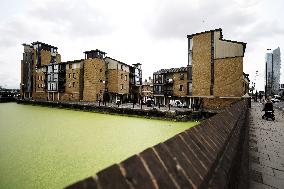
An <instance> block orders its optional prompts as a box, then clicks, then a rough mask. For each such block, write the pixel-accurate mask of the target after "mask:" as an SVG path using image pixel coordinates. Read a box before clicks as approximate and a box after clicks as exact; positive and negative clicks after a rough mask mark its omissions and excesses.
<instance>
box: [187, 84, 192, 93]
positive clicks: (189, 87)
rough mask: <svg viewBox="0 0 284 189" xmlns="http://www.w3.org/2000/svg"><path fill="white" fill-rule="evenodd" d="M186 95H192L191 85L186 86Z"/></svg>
mask: <svg viewBox="0 0 284 189" xmlns="http://www.w3.org/2000/svg"><path fill="white" fill-rule="evenodd" d="M188 93H189V95H192V83H189V85H188Z"/></svg>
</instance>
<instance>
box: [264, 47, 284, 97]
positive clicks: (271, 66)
mask: <svg viewBox="0 0 284 189" xmlns="http://www.w3.org/2000/svg"><path fill="white" fill-rule="evenodd" d="M265 62H266V70H265V73H266V76H265V81H266V85H267V86H266V93H267V95H273V94H278V93H279V84H280V68H281V56H280V48H279V47H278V48H277V49H275V50H273V52H272V53H266V56H265Z"/></svg>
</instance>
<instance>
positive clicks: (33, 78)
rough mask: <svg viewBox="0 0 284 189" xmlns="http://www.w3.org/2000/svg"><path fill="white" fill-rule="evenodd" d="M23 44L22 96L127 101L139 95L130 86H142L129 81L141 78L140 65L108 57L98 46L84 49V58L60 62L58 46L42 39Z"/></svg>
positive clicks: (40, 98)
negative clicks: (94, 48)
mask: <svg viewBox="0 0 284 189" xmlns="http://www.w3.org/2000/svg"><path fill="white" fill-rule="evenodd" d="M23 46H24V53H23V60H22V61H21V97H22V98H26V99H35V100H48V101H98V100H100V101H107V102H117V101H120V102H125V101H127V100H133V96H134V95H137V94H136V93H132V91H131V90H130V89H131V88H135V87H139V86H140V85H139V83H137V82H136V83H135V82H133V83H132V82H130V79H129V78H131V76H132V77H133V80H134V79H135V78H137V77H140V76H141V80H142V69H141V64H139V65H140V66H139V67H137V66H130V65H127V64H125V63H123V62H120V61H117V60H115V59H113V58H110V57H106V56H105V55H106V53H105V52H103V51H100V50H98V49H96V50H90V51H85V52H84V53H85V58H84V59H81V60H74V61H67V62H61V56H60V54H59V53H58V52H57V47H54V46H51V45H48V44H45V43H41V42H35V43H32V45H28V44H23ZM132 72H133V73H132ZM139 73H141V75H139ZM139 95H141V94H139ZM131 97H132V98H131Z"/></svg>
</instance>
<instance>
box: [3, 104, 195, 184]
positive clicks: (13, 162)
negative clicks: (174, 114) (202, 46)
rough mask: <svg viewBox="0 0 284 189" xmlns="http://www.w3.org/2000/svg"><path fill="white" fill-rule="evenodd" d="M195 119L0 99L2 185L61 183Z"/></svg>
mask: <svg viewBox="0 0 284 189" xmlns="http://www.w3.org/2000/svg"><path fill="white" fill-rule="evenodd" d="M194 124H195V123H189V122H187V123H185V122H171V121H161V120H150V119H143V118H134V117H126V116H116V115H106V114H98V113H91V112H81V111H74V110H64V109H57V108H48V107H41V106H31V105H20V104H16V103H2V104H0V188H1V189H10V188H13V189H18V188H21V189H24V188H25V189H26V188H29V189H31V188H63V187H64V186H66V185H68V184H71V183H73V182H75V181H78V180H80V179H83V178H85V177H87V176H90V175H95V173H96V172H97V171H99V170H101V169H103V168H106V167H107V166H109V165H111V164H113V163H118V162H120V161H122V160H124V159H125V158H127V157H129V156H131V155H133V154H135V153H139V152H141V151H142V150H144V149H146V148H147V147H150V146H153V145H155V144H157V143H159V142H162V141H164V140H166V139H168V138H170V137H171V136H173V135H175V134H177V133H179V132H182V131H184V130H186V129H188V128H190V127H192V126H193V125H194Z"/></svg>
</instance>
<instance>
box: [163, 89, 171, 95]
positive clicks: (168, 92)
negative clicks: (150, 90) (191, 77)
mask: <svg viewBox="0 0 284 189" xmlns="http://www.w3.org/2000/svg"><path fill="white" fill-rule="evenodd" d="M164 95H165V96H173V91H172V90H165V91H164Z"/></svg>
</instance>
